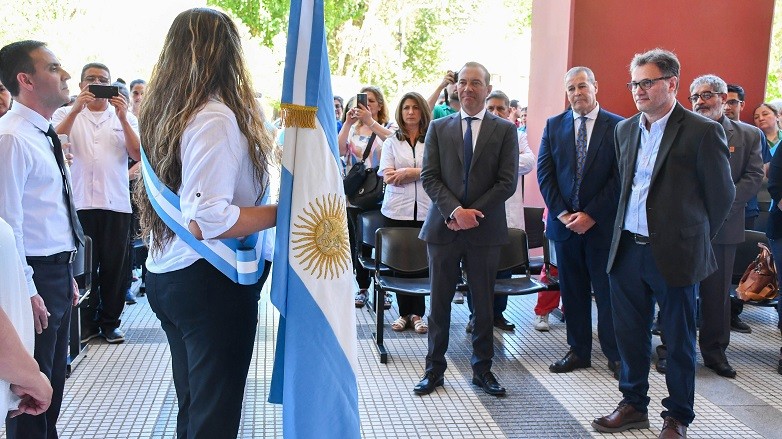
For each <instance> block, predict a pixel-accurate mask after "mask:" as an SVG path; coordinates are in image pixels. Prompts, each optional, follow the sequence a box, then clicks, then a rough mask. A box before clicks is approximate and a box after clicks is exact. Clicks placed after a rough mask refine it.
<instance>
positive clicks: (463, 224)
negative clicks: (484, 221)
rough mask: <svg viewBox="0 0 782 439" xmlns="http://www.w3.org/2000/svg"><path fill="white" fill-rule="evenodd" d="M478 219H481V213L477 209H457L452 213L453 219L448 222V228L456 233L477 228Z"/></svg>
mask: <svg viewBox="0 0 782 439" xmlns="http://www.w3.org/2000/svg"><path fill="white" fill-rule="evenodd" d="M478 218H483V213H482V212H481V211H480V210H477V209H465V208H462V207H460V208H457V209H456V210H455V211H454V212H453V218H452V219H451V221H448V228H449V229H451V230H453V231H454V232H457V231H459V230H468V229H473V228H475V227H478V225H479V223H478Z"/></svg>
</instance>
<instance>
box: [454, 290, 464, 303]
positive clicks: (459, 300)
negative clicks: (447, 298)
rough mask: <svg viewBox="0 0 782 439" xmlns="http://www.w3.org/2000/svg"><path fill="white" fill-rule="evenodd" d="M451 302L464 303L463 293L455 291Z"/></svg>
mask: <svg viewBox="0 0 782 439" xmlns="http://www.w3.org/2000/svg"><path fill="white" fill-rule="evenodd" d="M453 303H458V304H460V305H461V304H462V303H464V293H462V292H461V291H457V292H455V293H454V294H453Z"/></svg>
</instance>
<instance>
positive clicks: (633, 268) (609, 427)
mask: <svg viewBox="0 0 782 439" xmlns="http://www.w3.org/2000/svg"><path fill="white" fill-rule="evenodd" d="M630 76H631V78H632V79H631V82H630V83H628V84H627V86H628V88H629V89H630V91H631V92H632V96H633V100H634V101H635V104H636V107H637V108H638V110H639V111H640V113H638V114H636V115H635V116H633V117H631V118H630V119H627V120H624V121H622V122H619V124H618V125H617V126H616V131H615V132H614V138H615V141H614V143H615V145H616V150H617V151H616V157H617V162H618V164H619V181H620V196H619V207H618V209H617V215H616V221H615V223H614V233H613V239H612V242H611V250H610V253H609V256H608V275H609V282H610V284H611V305H612V307H613V315H614V328H615V330H616V338H617V340H616V341H617V347H618V348H619V355H620V357H621V359H622V371H621V374H620V377H619V390H620V391H621V392H622V395H623V399H622V401H621V402H620V403H619V406H618V407H617V408H616V410H614V412H613V413H611V414H610V415H607V416H604V417H601V418H597V419H595V420H594V421H593V422H592V426H593V427H594V428H595V429H596V430H598V431H600V432H606V433H613V432H620V431H625V430H628V429H631V428H648V426H649V418H648V414H647V407H648V405H649V397H648V396H647V392H648V390H649V362H650V359H651V326H652V317H653V313H654V301H653V300H652V299H653V298H654V299H656V300H657V303H658V304H659V305H660V320H661V326H662V330H663V332H664V333H665V335H666V341H667V342H668V368H667V369H668V370H667V373H666V376H665V380H666V384H667V387H668V394H669V396H668V397H667V398H665V399H663V401H662V404H663V406H664V407H665V411H663V412H662V414H661V416H662V417H663V419H664V424H663V428H662V431H661V433H660V436H659V437H660V438H680V437H686V435H687V426H688V425H689V424H690V423H691V422H692V420H693V419H694V418H695V412H694V411H693V405H694V399H695V307H696V295H697V291H698V283H699V282H700V281H702V280H703V279H705V278H706V277H707V276H708V275H709V274H711V273H712V272H714V271H715V270H716V268H717V262H716V260H715V259H714V251H713V250H712V246H711V238H713V237H714V236H715V235H716V234H717V232H718V231H719V229H720V228H721V227H722V224H723V223H724V221H725V218H727V216H728V212H729V211H730V208H731V205H732V203H733V197H734V194H735V187H734V185H733V180H732V179H731V175H730V165H729V163H728V158H729V153H728V145H727V142H726V139H725V131H724V130H723V128H722V126H721V125H720V124H718V123H717V122H714V121H712V120H709V119H707V118H705V117H702V116H699V115H697V114H694V113H692V112H690V111H688V110H686V109H684V108H683V107H682V106H681V105H679V104H678V103H677V102H676V92H677V90H678V88H679V60H678V59H677V58H676V55H674V54H673V53H671V52H668V51H666V50H662V49H654V50H651V51H649V52H646V53H643V54H638V55H636V56H635V57H634V58H633V61H632V63H631V64H630Z"/></svg>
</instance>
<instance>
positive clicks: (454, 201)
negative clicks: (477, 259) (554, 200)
mask: <svg viewBox="0 0 782 439" xmlns="http://www.w3.org/2000/svg"><path fill="white" fill-rule="evenodd" d="M460 116H461V113H455V114H452V115H450V116H446V117H443V118H440V119H437V120H435V121H432V123H431V124H430V125H429V130H428V132H427V133H426V141H425V143H426V148H425V149H424V160H423V166H422V170H421V180H422V183H423V186H424V190H425V191H426V193H427V194H428V195H429V198H431V199H432V203H433V207H434V208H432V209H429V214H428V215H427V217H426V220H425V221H424V225H423V228H422V229H421V235H420V238H421V239H423V240H424V241H426V242H431V243H435V244H447V243H450V242H453V241H454V240H455V239H456V236H457V233H461V234H464V236H465V237H466V238H467V239H468V242H470V243H471V244H473V245H502V244H505V243H507V241H508V225H507V222H506V221H505V200H507V199H508V198H510V196H511V195H513V193H514V192H515V190H516V181H517V180H518V172H517V170H518V166H519V160H518V157H519V140H518V138H517V134H516V126H515V125H513V124H512V123H511V122H509V121H507V120H505V119H502V118H499V117H497V116H495V115H493V114H491V113H489V112H486V115H485V116H484V119H483V121H482V122H481V130H480V132H479V133H478V140H477V142H476V144H475V147H474V149H473V151H474V153H473V157H472V162H471V165H470V176H469V184H468V192H467V197H466V202H465V203H464V205H462V202H461V201H460V200H461V199H462V198H463V196H464V181H463V180H464V164H463V163H464V140H463V139H464V135H463V133H462V122H461V119H460ZM458 206H462V207H464V208H471V209H477V210H479V211H481V212H482V213H483V215H484V218H483V219H479V220H478V221H479V223H480V225H479V226H478V227H475V228H473V229H469V230H463V231H459V232H454V231H452V230H450V229H448V227H447V225H446V223H445V222H446V220H447V219H448V218H449V217H450V215H451V213H452V212H453V211H454V209H456V207H458Z"/></svg>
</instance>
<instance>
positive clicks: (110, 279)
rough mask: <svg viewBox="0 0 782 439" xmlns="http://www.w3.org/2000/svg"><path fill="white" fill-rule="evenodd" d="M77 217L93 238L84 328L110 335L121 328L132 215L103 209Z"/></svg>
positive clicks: (82, 213) (91, 210) (81, 211)
mask: <svg viewBox="0 0 782 439" xmlns="http://www.w3.org/2000/svg"><path fill="white" fill-rule="evenodd" d="M77 213H78V215H79V221H80V222H81V226H82V228H83V229H84V234H85V235H88V236H89V237H90V238H92V293H91V294H90V296H89V298H88V299H87V308H86V309H85V310H84V317H83V318H82V324H83V325H84V326H87V325H93V327H94V326H97V327H100V328H101V329H103V330H104V331H106V332H108V331H111V330H113V329H115V328H118V327H119V325H120V319H119V317H120V315H121V314H122V310H123V308H124V307H125V291H126V290H127V289H128V287H127V276H128V273H127V271H128V266H127V262H126V260H127V257H128V234H129V233H130V220H131V214H130V213H121V212H114V211H111V210H101V209H90V210H80V211H78V212H77Z"/></svg>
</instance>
